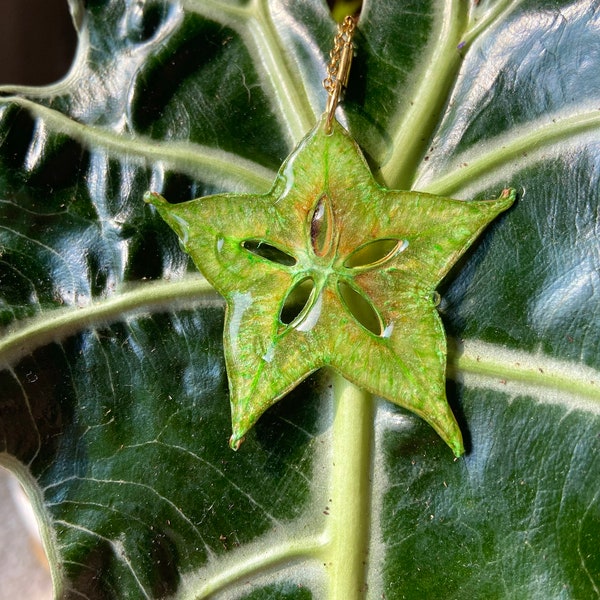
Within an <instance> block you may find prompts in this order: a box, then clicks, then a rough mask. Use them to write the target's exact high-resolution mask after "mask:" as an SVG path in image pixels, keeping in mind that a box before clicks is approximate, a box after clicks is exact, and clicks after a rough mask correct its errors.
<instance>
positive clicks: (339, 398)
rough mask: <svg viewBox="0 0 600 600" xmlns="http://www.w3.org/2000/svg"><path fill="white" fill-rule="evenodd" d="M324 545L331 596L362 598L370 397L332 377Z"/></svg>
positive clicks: (335, 599) (337, 599)
mask: <svg viewBox="0 0 600 600" xmlns="http://www.w3.org/2000/svg"><path fill="white" fill-rule="evenodd" d="M333 385H334V395H335V416H334V422H333V473H332V481H331V488H332V490H333V491H332V497H331V499H330V511H331V512H330V519H331V520H330V522H329V528H328V537H329V544H328V548H327V553H326V556H327V559H328V560H327V562H326V567H327V568H328V569H330V575H331V578H330V582H331V583H330V594H329V598H330V599H331V600H359V599H361V598H364V597H365V592H366V572H367V569H366V567H367V558H368V557H367V553H368V548H369V531H370V526H369V523H370V519H369V518H368V515H369V514H370V508H371V466H372V460H371V458H372V451H373V422H374V416H375V407H374V401H373V398H372V396H371V395H370V394H369V393H367V392H364V391H362V390H360V389H359V388H357V387H356V386H355V385H353V384H352V383H350V382H348V381H346V380H345V379H344V378H343V377H342V376H341V375H338V374H335V376H334V384H333Z"/></svg>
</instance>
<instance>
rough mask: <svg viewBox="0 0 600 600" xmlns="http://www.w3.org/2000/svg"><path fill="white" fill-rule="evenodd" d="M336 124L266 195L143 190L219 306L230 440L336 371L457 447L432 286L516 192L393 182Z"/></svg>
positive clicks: (298, 155) (297, 154)
mask: <svg viewBox="0 0 600 600" xmlns="http://www.w3.org/2000/svg"><path fill="white" fill-rule="evenodd" d="M330 129H331V131H330V132H329V133H327V130H326V127H325V126H324V121H323V119H322V120H321V122H320V123H319V124H317V126H316V127H315V129H314V130H313V131H312V132H311V133H309V134H308V135H307V136H306V138H305V139H304V140H303V141H302V142H301V143H300V144H299V146H298V147H297V148H296V149H295V150H294V151H293V152H292V154H291V155H290V156H289V157H288V158H287V160H286V161H285V163H284V164H283V165H282V167H281V169H280V171H279V173H278V175H277V177H276V179H275V182H274V184H273V187H272V189H271V191H270V192H269V193H267V194H218V195H215V196H209V197H206V198H199V199H196V200H192V201H190V202H185V203H182V204H176V205H171V204H169V203H168V202H167V201H166V200H165V199H164V198H162V197H161V196H159V195H158V194H148V195H147V196H146V201H147V202H150V203H151V204H153V205H154V206H156V208H157V209H158V211H159V213H160V215H161V216H162V217H163V218H164V219H165V221H167V223H168V224H169V225H170V226H171V227H172V228H173V229H174V230H175V232H176V233H177V234H178V235H179V237H180V238H181V241H182V244H183V247H184V248H185V250H186V251H187V252H188V253H189V254H190V255H191V257H192V258H193V260H194V262H195V264H196V265H197V267H198V268H199V269H200V271H201V272H202V273H203V274H204V276H205V277H206V279H207V280H208V281H209V282H210V283H211V284H212V285H213V286H214V287H215V288H216V289H217V291H218V292H219V293H220V294H222V295H223V296H224V297H225V300H226V302H227V312H226V317H225V329H224V347H225V360H226V365H227V373H228V378H229V386H230V395H231V412H232V427H233V435H232V436H231V441H230V444H231V446H232V447H233V448H234V449H237V448H238V447H239V444H240V443H241V441H242V439H243V436H244V435H245V433H246V432H247V431H248V430H249V429H250V428H251V427H252V426H253V425H254V423H255V422H256V421H257V419H258V418H259V417H260V416H261V415H262V413H263V412H265V411H266V410H267V409H268V408H269V407H270V406H272V405H273V404H275V403H276V402H277V401H278V400H279V399H280V398H281V397H282V396H284V395H285V394H286V393H287V392H288V391H289V390H291V389H292V388H293V387H295V386H296V385H297V384H298V383H299V382H300V381H302V380H303V379H305V378H306V377H307V376H308V375H309V374H310V373H312V372H313V371H315V370H316V369H319V368H320V367H331V368H333V369H335V370H337V371H338V372H339V373H341V374H342V375H343V376H344V377H345V378H347V379H348V380H350V381H352V382H353V383H354V384H356V385H358V386H360V387H361V388H364V389H366V390H368V391H369V392H371V393H373V394H376V395H379V396H382V397H384V398H386V399H388V400H390V401H391V402H394V403H395V404H397V405H399V406H402V407H405V408H407V409H409V410H411V411H413V412H414V413H416V414H418V415H419V416H421V417H422V418H423V419H425V420H426V421H427V422H428V423H430V424H431V426H432V427H433V428H434V429H435V430H436V431H437V432H438V433H439V434H440V436H441V437H442V438H443V439H444V440H445V441H446V443H447V444H448V445H449V446H450V448H451V449H452V450H453V452H454V454H455V455H456V456H459V455H460V454H462V453H463V452H464V448H463V442H462V436H461V432H460V429H459V427H458V425H457V423H456V420H455V419H454V416H453V414H452V411H451V410H450V407H449V405H448V403H447V400H446V395H445V371H446V338H445V334H444V329H443V326H442V322H441V319H440V317H439V315H438V313H437V311H436V307H435V301H434V291H435V289H436V287H437V286H438V284H439V283H440V281H441V280H442V279H443V278H444V276H445V275H446V274H447V273H448V271H449V269H450V268H451V267H452V265H454V264H455V263H456V261H457V260H458V258H459V257H460V256H461V255H462V254H463V253H464V252H465V250H466V249H467V248H468V247H469V245H470V244H471V243H472V242H473V240H475V239H476V238H477V236H478V235H479V234H480V232H481V231H482V230H483V229H484V227H485V226H486V225H488V223H490V221H492V220H493V219H494V217H496V216H497V215H498V214H499V213H500V212H502V211H503V210H505V209H507V208H508V207H509V206H510V205H511V204H512V203H513V201H514V199H515V192H514V190H505V191H504V192H503V193H502V195H501V196H500V198H499V199H497V200H490V201H473V202H464V201H460V200H451V199H449V198H443V197H439V196H434V195H431V194H424V193H419V192H406V191H396V190H388V189H386V188H384V187H382V186H380V185H379V184H378V183H377V182H376V181H375V180H374V179H373V177H372V175H371V172H370V170H369V168H368V166H367V163H366V161H365V159H364V158H363V155H362V153H361V151H360V149H359V147H358V146H357V144H356V143H355V142H354V141H353V139H352V138H351V137H350V135H349V134H348V132H347V131H346V130H345V129H344V128H343V127H342V126H341V125H340V124H339V123H338V122H337V121H335V120H334V121H333V124H332V126H330ZM298 301H299V304H298V303H297V302H298Z"/></svg>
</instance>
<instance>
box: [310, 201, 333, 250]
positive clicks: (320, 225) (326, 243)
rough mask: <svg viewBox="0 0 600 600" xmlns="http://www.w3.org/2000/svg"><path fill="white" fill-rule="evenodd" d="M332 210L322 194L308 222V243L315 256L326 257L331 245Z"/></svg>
mask: <svg viewBox="0 0 600 600" xmlns="http://www.w3.org/2000/svg"><path fill="white" fill-rule="evenodd" d="M333 226H334V217H333V208H332V206H331V202H329V198H328V197H327V195H326V194H323V195H322V196H321V197H320V198H319V201H318V202H317V205H316V206H315V210H314V212H313V215H312V219H311V221H310V241H311V243H312V247H313V250H314V252H315V254H316V255H317V256H326V255H327V254H328V253H329V251H330V250H331V246H332V245H333Z"/></svg>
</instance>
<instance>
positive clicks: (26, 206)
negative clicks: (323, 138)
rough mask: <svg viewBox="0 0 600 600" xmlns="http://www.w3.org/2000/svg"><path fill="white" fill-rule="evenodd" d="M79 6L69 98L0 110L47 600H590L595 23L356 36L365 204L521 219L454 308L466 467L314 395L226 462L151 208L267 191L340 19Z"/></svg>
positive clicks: (277, 8)
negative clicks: (434, 199)
mask: <svg viewBox="0 0 600 600" xmlns="http://www.w3.org/2000/svg"><path fill="white" fill-rule="evenodd" d="M71 6H72V9H73V12H74V17H75V19H74V20H75V22H76V23H77V27H78V30H79V33H80V46H79V58H78V60H77V62H76V65H75V66H74V68H73V70H72V72H71V74H70V76H69V78H68V79H67V80H66V81H64V82H62V83H61V84H58V85H56V86H53V87H51V88H43V89H8V88H4V89H3V97H2V99H1V103H0V191H1V193H0V198H1V200H0V324H1V326H2V328H3V329H2V337H1V338H0V357H1V362H2V365H3V370H2V372H1V373H0V436H1V437H0V444H1V446H0V451H1V452H2V454H1V455H0V456H1V460H2V463H3V464H5V465H8V466H9V467H10V468H12V469H13V470H15V471H17V472H18V473H19V474H20V476H21V478H22V480H23V481H24V482H25V483H26V484H27V486H28V489H29V491H30V493H31V495H32V497H33V499H34V501H35V503H36V505H37V507H38V510H39V514H40V518H41V519H42V522H43V523H44V532H45V535H46V542H47V547H48V551H49V554H50V557H51V560H52V563H53V565H54V574H55V579H56V588H57V594H58V595H59V597H67V598H80V597H88V598H107V599H111V600H112V599H114V598H132V599H138V598H164V597H177V598H200V597H208V596H210V597H213V598H253V599H265V598H290V599H291V598H294V599H298V598H302V599H304V598H335V599H342V598H343V599H344V600H346V599H348V598H382V597H385V598H387V599H388V600H389V599H396V598H398V599H399V598H423V597H435V596H436V595H437V596H440V597H444V598H462V597H465V596H466V595H469V594H470V595H471V596H472V597H482V598H490V597H491V598H493V597H527V598H553V597H562V598H587V597H595V596H596V595H598V589H600V559H599V555H598V552H597V540H598V538H599V536H600V508H599V505H598V502H599V498H598V485H597V482H598V480H599V479H600V459H599V458H598V457H599V456H600V454H599V448H598V445H599V440H600V437H599V431H600V423H599V420H600V416H599V412H600V411H599V409H598V406H599V402H600V393H599V391H598V388H599V386H600V381H599V376H598V369H599V365H598V362H599V358H598V357H599V356H600V352H599V350H600V349H599V340H600V331H599V329H600V318H598V317H599V315H598V312H599V311H598V306H599V302H598V289H600V288H599V285H598V284H599V281H598V278H599V276H598V273H599V272H600V269H599V267H600V264H599V263H600V253H599V252H598V234H599V230H598V229H599V226H598V195H599V194H598V191H599V182H598V178H599V173H600V168H599V165H600V146H599V144H598V141H597V140H598V127H599V125H600V116H599V115H600V113H599V112H598V100H597V98H598V94H597V90H598V87H599V85H600V69H599V68H598V67H599V60H600V58H599V56H598V54H597V52H596V51H595V48H597V47H600V46H599V44H598V41H599V40H598V38H599V35H598V31H599V27H598V25H599V21H600V14H599V13H598V8H597V6H596V3H594V2H592V1H590V0H581V1H575V2H552V3H548V2H543V1H542V0H528V1H525V0H523V1H520V2H519V1H517V2H512V1H511V2H509V1H503V0H497V1H495V2H494V1H493V0H489V1H486V0H482V1H481V2H479V3H467V2H462V1H452V0H447V1H443V2H442V1H440V2H433V1H431V2H402V3H400V2H387V1H384V0H372V1H370V2H365V4H364V7H363V11H362V15H361V20H360V25H359V31H358V33H357V37H356V42H357V56H356V59H355V62H354V64H353V68H352V75H351V81H350V87H349V89H348V93H347V96H346V102H345V105H344V110H345V113H342V117H341V118H342V121H343V122H344V125H347V127H348V129H349V130H350V132H351V134H352V136H353V137H354V138H355V139H356V140H357V142H358V143H359V145H360V146H361V148H362V150H363V151H364V152H365V154H366V156H367V160H368V161H369V164H370V166H371V168H372V170H373V171H374V173H375V175H376V178H377V180H378V181H379V183H380V184H382V185H385V186H386V187H388V188H394V189H416V190H419V191H422V192H429V193H435V194H439V195H443V196H450V197H456V198H459V199H484V198H489V197H494V196H496V195H497V194H498V192H499V190H501V189H503V188H505V187H515V188H517V190H518V191H519V192H520V195H521V198H520V200H519V201H518V202H517V203H516V204H515V206H514V207H513V208H512V209H511V210H510V211H508V212H507V213H505V215H503V216H502V217H500V219H499V220H498V221H496V222H495V223H494V224H492V225H491V226H490V227H489V228H488V229H487V230H486V233H485V235H484V236H483V238H482V239H481V241H480V242H479V243H478V244H476V246H475V247H473V248H472V249H471V251H470V252H469V253H468V254H467V255H465V257H464V258H463V259H462V260H461V263H460V264H459V266H460V270H457V271H456V272H452V273H450V275H449V276H448V277H447V278H446V280H445V282H444V283H443V285H442V287H441V288H439V292H440V294H441V301H440V304H439V306H438V309H439V311H440V313H441V316H442V320H443V321H444V324H445V326H446V329H447V331H448V332H449V333H450V336H451V337H450V340H449V345H450V361H449V370H448V375H450V379H449V380H448V384H447V395H448V398H449V400H450V403H451V406H452V409H453V411H454V413H455V414H456V415H457V420H458V421H459V424H460V426H461V429H462V430H463V432H464V433H466V436H465V437H466V446H467V453H466V455H465V457H464V458H461V459H459V460H458V461H454V460H453V459H452V456H451V455H450V453H449V452H448V450H447V448H446V447H445V445H444V443H443V441H442V440H441V439H439V438H438V436H437V435H436V434H435V432H434V431H433V430H432V429H431V428H430V427H429V426H428V425H427V424H426V423H424V422H423V421H421V420H420V419H419V418H418V417H415V416H413V415H411V414H410V413H408V412H405V411H404V410H403V409H401V408H398V407H395V406H393V405H391V404H390V403H388V402H385V401H383V400H380V399H378V398H373V397H370V396H369V395H368V394H364V393H362V392H359V391H358V390H357V389H356V388H354V387H353V386H351V385H349V384H347V383H346V382H345V381H344V380H341V379H339V378H337V377H335V376H331V375H328V373H327V371H323V372H320V373H319V374H317V375H314V376H312V377H310V378H309V379H307V380H306V381H305V382H304V383H303V384H301V385H300V386H299V387H298V388H297V389H296V390H294V391H293V392H292V393H291V394H289V395H288V396H286V397H285V398H284V399H282V400H281V401H280V402H279V403H278V404H277V405H275V406H274V407H272V408H271V409H269V410H268V411H267V412H266V413H265V414H264V415H263V416H262V417H261V419H260V420H259V421H258V423H257V424H256V426H255V427H254V428H253V429H252V431H251V432H250V433H249V434H248V436H247V439H246V442H245V444H244V445H243V446H242V448H241V449H240V451H239V452H238V453H233V452H231V450H229V448H228V447H227V438H228V436H229V433H230V412H229V397H228V390H227V383H226V375H225V370H224V359H223V348H222V341H221V340H222V331H223V318H224V306H223V303H222V301H221V300H220V298H219V297H218V295H217V294H216V293H215V292H214V291H212V288H211V287H210V286H209V285H208V284H207V282H205V281H204V280H203V279H201V278H199V277H198V276H197V274H196V272H195V269H194V268H193V266H192V265H191V264H190V262H189V260H188V258H187V255H186V254H185V253H183V252H182V251H181V250H180V248H179V246H178V240H177V237H176V236H175V235H174V234H173V232H172V231H171V230H170V229H169V228H168V227H167V225H166V224H165V223H163V222H162V220H161V219H160V218H159V216H158V215H156V214H155V213H154V212H153V210H152V209H151V207H148V206H147V205H145V204H144V202H143V199H142V198H143V194H144V192H145V191H146V190H148V189H152V190H155V191H157V192H159V193H160V194H161V195H163V196H165V197H166V198H168V199H169V200H170V201H184V200H189V199H192V198H196V197H199V196H204V195H208V194H212V193H223V192H243V193H250V194H262V193H265V192H267V191H268V189H269V187H270V185H271V183H272V181H273V180H274V178H275V175H276V172H277V170H278V169H279V167H280V165H281V163H282V161H283V160H284V159H285V157H286V156H287V155H288V154H289V152H290V151H291V150H292V148H293V147H294V146H295V145H296V144H297V143H298V141H299V140H301V139H302V138H303V136H304V135H305V134H306V132H308V131H309V130H310V129H311V128H312V127H313V126H314V124H315V122H316V121H317V119H318V116H319V115H320V114H321V112H322V110H323V106H324V102H325V93H324V91H323V90H322V87H321V80H322V79H323V76H324V72H325V65H326V62H327V55H328V52H329V47H330V44H331V39H332V35H333V31H334V24H333V22H332V21H331V20H330V18H329V16H328V13H327V9H326V7H325V5H324V4H322V3H320V2H317V1H316V0H310V1H309V0H300V1H294V2H288V1H286V0H273V1H271V2H267V1H266V0H262V1H261V0H257V1H256V2H245V1H239V0H229V1H216V0H203V1H201V2H200V1H193V0H178V1H173V2H160V1H156V2H154V1H152V2H146V3H140V2H137V1H133V0H131V1H129V0H104V1H91V2H86V3H85V7H84V3H83V2H81V3H77V2H75V1H73V2H72V3H71ZM582 48H585V49H586V51H585V53H584V52H582ZM321 233H323V232H322V231H321ZM327 243H328V242H327V236H326V235H317V236H316V237H315V244H316V246H315V247H316V248H317V249H320V250H321V251H325V249H326V248H327ZM250 254H251V253H250ZM259 258H260V257H258V256H256V259H257V260H259ZM292 321H293V319H292Z"/></svg>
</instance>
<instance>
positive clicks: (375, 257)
mask: <svg viewBox="0 0 600 600" xmlns="http://www.w3.org/2000/svg"><path fill="white" fill-rule="evenodd" d="M407 246H408V242H407V241H405V240H396V239H393V238H382V239H380V240H373V241H372V242H367V243H366V244H363V245H362V246H359V247H358V248H357V249H356V250H354V252H352V254H350V256H349V257H348V258H347V259H346V261H345V262H344V266H345V267H346V268H348V269H354V268H356V267H375V266H379V265H381V264H383V263H384V262H385V261H386V260H389V259H390V258H392V257H393V256H395V255H396V254H397V253H398V252H401V251H402V250H404V249H405V248H406V247H407Z"/></svg>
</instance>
